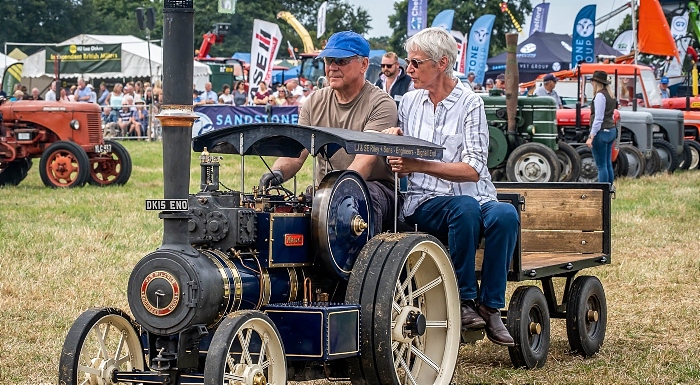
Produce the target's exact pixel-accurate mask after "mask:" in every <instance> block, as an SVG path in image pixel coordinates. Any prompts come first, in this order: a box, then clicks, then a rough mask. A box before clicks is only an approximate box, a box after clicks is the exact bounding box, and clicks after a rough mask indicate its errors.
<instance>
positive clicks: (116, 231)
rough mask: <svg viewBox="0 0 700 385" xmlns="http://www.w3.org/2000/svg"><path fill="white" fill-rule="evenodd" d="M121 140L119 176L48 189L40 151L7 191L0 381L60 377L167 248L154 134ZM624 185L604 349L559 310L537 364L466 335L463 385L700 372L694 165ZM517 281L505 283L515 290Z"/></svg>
mask: <svg viewBox="0 0 700 385" xmlns="http://www.w3.org/2000/svg"><path fill="white" fill-rule="evenodd" d="M125 145H126V147H127V149H128V150H129V152H130V154H131V155H132V158H133V161H134V170H133V175H132V179H131V180H130V181H129V183H128V184H127V185H125V186H123V187H108V188H97V187H93V186H86V187H83V188H78V189H73V190H53V189H48V188H46V187H44V186H43V184H42V183H41V180H40V179H39V175H38V171H37V169H36V166H37V164H38V161H37V162H35V167H34V168H32V170H30V174H29V177H28V178H27V179H26V180H25V181H23V182H22V184H21V185H20V186H18V187H11V188H3V189H0V256H2V257H1V258H0V341H2V343H0V383H1V384H39V383H55V381H56V374H57V368H58V358H59V354H60V350H61V347H62V345H63V340H64V338H65V335H66V333H67V331H68V328H70V326H71V324H72V323H73V321H74V320H75V319H76V317H77V316H78V315H79V314H80V313H82V312H83V311H84V310H85V309H87V308H89V307H91V306H114V307H119V308H122V309H127V310H128V305H127V300H126V286H127V280H128V278H129V274H130V273H131V269H132V267H133V266H134V265H135V264H136V263H137V262H138V260H139V259H140V258H141V257H142V256H144V255H145V254H147V253H148V252H150V251H152V250H154V249H155V248H156V247H158V246H159V245H160V241H161V236H162V224H161V222H160V220H159V219H158V215H157V213H155V212H146V211H145V210H144V207H143V206H144V203H143V202H144V200H145V199H147V198H159V197H162V194H163V192H162V189H163V182H162V180H163V178H162V165H161V162H162V157H161V155H160V151H161V148H160V144H159V143H143V142H141V143H136V142H126V143H125ZM195 158H196V156H195ZM238 162H239V159H237V157H234V156H227V157H226V159H225V160H224V164H223V166H222V169H221V177H222V181H223V182H224V184H225V185H227V186H228V187H231V188H233V189H238V187H239V184H240V163H238ZM246 171H247V175H246V182H245V183H246V186H248V189H249V188H251V187H252V186H253V185H254V184H256V183H257V180H258V178H259V176H260V175H261V174H262V173H263V172H264V171H265V167H264V166H263V165H262V163H261V162H260V161H259V160H257V159H254V158H253V157H248V158H246ZM190 172H191V178H190V181H191V183H190V191H196V190H197V189H198V187H199V168H198V166H197V164H196V159H193V162H192V167H191V170H190ZM310 173H311V167H307V168H306V170H305V172H304V173H303V174H302V175H301V176H300V178H299V182H298V183H297V186H298V188H299V189H300V190H301V189H303V188H304V187H305V186H306V185H308V184H309V182H310V180H311V176H310ZM616 185H617V191H618V199H617V200H615V201H613V204H612V207H613V217H612V223H613V256H612V264H611V265H609V266H605V267H600V268H595V269H589V270H587V271H584V272H583V274H591V275H595V276H597V277H599V278H600V280H601V281H602V282H603V286H604V288H605V291H606V294H607V300H608V309H609V315H608V331H607V337H606V340H605V344H604V345H603V348H602V350H601V352H600V354H598V355H597V356H596V357H593V358H590V359H582V358H581V357H579V356H576V355H572V354H570V353H569V346H568V343H567V339H566V328H565V322H564V321H563V320H553V321H552V343H551V349H550V354H549V359H548V362H547V364H546V366H545V367H544V368H543V369H540V370H533V371H527V370H519V369H513V368H512V366H511V363H510V358H509V356H508V351H507V349H505V348H502V347H498V346H496V345H494V344H492V343H490V342H488V341H480V342H478V343H477V344H475V345H465V346H462V348H461V350H460V357H459V362H458V368H457V372H456V374H455V381H454V382H455V383H456V384H533V385H534V384H647V383H648V384H696V383H700V357H699V355H698V354H697V351H698V348H697V341H700V320H699V317H698V310H697V309H698V298H700V282H699V281H700V278H699V277H700V259H699V258H698V250H700V226H699V225H698V222H697V221H698V217H699V216H700V199H698V193H700V191H699V190H698V186H700V172H678V173H676V174H674V175H659V176H654V177H646V178H643V179H637V180H626V179H625V180H619V181H617V182H616ZM290 187H291V186H290ZM522 284H536V282H524V283H522ZM516 286H517V285H516V284H515V283H511V284H509V291H510V292H512V291H513V290H514V289H515V287H516ZM558 286H561V283H558ZM559 295H561V291H559ZM316 383H318V384H323V383H327V382H325V381H320V382H316Z"/></svg>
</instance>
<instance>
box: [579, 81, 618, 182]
mask: <svg viewBox="0 0 700 385" xmlns="http://www.w3.org/2000/svg"><path fill="white" fill-rule="evenodd" d="M591 85H592V86H593V95H594V98H593V103H592V104H591V133H590V135H589V136H588V140H586V145H587V146H588V147H590V148H591V152H592V153H593V159H594V160H595V164H596V166H597V167H598V182H603V183H610V185H611V187H610V189H611V191H615V188H614V187H613V186H612V183H613V179H614V176H615V174H614V172H613V166H612V158H611V155H612V146H613V142H614V141H615V139H616V138H617V128H616V127H615V122H614V121H613V113H614V112H615V108H617V100H615V98H614V97H613V96H612V95H614V93H613V92H612V89H610V82H609V81H608V74H607V73H606V72H604V71H595V72H593V77H592V78H591Z"/></svg>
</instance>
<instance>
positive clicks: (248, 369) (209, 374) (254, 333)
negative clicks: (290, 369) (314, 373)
mask: <svg viewBox="0 0 700 385" xmlns="http://www.w3.org/2000/svg"><path fill="white" fill-rule="evenodd" d="M204 383H205V384H209V385H215V384H216V385H222V384H239V383H240V384H270V385H284V384H286V383H287V361H286V358H285V356H284V346H282V339H281V338H280V333H279V331H278V330H277V327H275V324H274V323H273V322H272V320H271V319H270V317H268V316H267V315H266V314H265V313H262V312H260V311H256V310H243V311H237V312H234V313H231V314H229V315H228V316H227V317H226V319H225V320H224V321H223V322H222V323H221V325H219V327H218V328H217V329H216V332H215V333H214V336H213V337H212V340H211V345H210V346H209V352H208V353H207V358H206V361H205V363H204Z"/></svg>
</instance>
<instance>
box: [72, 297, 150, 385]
mask: <svg viewBox="0 0 700 385" xmlns="http://www.w3.org/2000/svg"><path fill="white" fill-rule="evenodd" d="M144 367H145V363H144V356H143V349H142V347H141V341H140V340H139V335H138V334H137V333H136V328H135V325H134V322H133V321H132V320H131V318H130V317H129V316H128V315H126V314H125V313H124V312H122V311H121V310H119V309H113V308H92V309H88V310H86V311H85V312H84V313H83V314H81V315H80V316H79V317H78V318H77V319H76V320H75V322H74V323H73V326H71V328H70V330H68V335H67V336H66V341H65V342H64V343H63V349H62V350H61V358H60V360H59V367H58V383H59V384H104V385H110V384H116V382H114V374H115V372H130V371H133V370H141V371H142V370H144Z"/></svg>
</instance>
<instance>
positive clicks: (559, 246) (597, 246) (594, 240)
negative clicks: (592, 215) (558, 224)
mask: <svg viewBox="0 0 700 385" xmlns="http://www.w3.org/2000/svg"><path fill="white" fill-rule="evenodd" d="M520 235H521V250H522V252H523V253H528V252H544V253H546V252H550V253H554V252H556V253H602V252H603V232H602V231H595V232H590V231H575V230H527V229H523V230H522V231H521V233H520Z"/></svg>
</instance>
